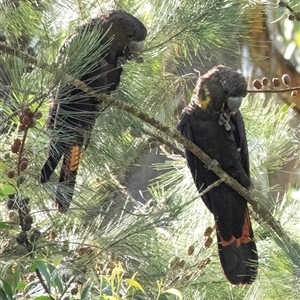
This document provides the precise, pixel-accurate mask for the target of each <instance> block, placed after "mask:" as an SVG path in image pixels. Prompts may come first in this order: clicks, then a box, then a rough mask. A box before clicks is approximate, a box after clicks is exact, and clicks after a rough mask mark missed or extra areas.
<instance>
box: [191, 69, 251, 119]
mask: <svg viewBox="0 0 300 300" xmlns="http://www.w3.org/2000/svg"><path fill="white" fill-rule="evenodd" d="M246 94H247V82H246V80H245V77H244V76H243V75H242V74H240V73H239V72H237V71H235V70H233V69H231V68H228V67H225V66H222V65H219V66H216V67H214V68H212V69H211V70H209V71H208V72H207V73H206V74H204V75H202V76H200V77H199V79H198V81H197V83H196V87H195V89H194V94H193V98H192V101H194V102H195V103H196V104H197V105H199V107H200V108H201V109H203V110H205V111H207V112H208V113H212V114H217V113H221V112H226V113H227V114H234V113H235V112H236V111H237V110H238V109H239V107H240V106H241V103H242V99H243V98H244V97H245V96H246Z"/></svg>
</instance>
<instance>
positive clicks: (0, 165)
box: [0, 162, 7, 170]
mask: <svg viewBox="0 0 300 300" xmlns="http://www.w3.org/2000/svg"><path fill="white" fill-rule="evenodd" d="M6 168H7V167H6V164H5V163H3V162H0V170H5V169H6Z"/></svg>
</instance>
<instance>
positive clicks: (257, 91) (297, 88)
mask: <svg viewBox="0 0 300 300" xmlns="http://www.w3.org/2000/svg"><path fill="white" fill-rule="evenodd" d="M292 91H300V86H294V87H291V88H286V89H276V90H274V89H271V90H267V89H266V90H247V93H255V94H256V93H288V92H292Z"/></svg>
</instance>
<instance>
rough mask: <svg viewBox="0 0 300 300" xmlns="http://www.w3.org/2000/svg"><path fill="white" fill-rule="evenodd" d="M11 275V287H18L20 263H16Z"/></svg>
mask: <svg viewBox="0 0 300 300" xmlns="http://www.w3.org/2000/svg"><path fill="white" fill-rule="evenodd" d="M13 270H14V271H13V275H12V286H13V288H18V289H19V287H18V285H19V283H20V282H19V280H20V273H21V266H20V264H19V263H18V264H17V265H16V266H15V267H14V269H13Z"/></svg>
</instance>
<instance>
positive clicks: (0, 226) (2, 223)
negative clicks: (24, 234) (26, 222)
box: [0, 222, 9, 229]
mask: <svg viewBox="0 0 300 300" xmlns="http://www.w3.org/2000/svg"><path fill="white" fill-rule="evenodd" d="M5 228H9V225H7V224H6V222H0V229H5Z"/></svg>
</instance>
